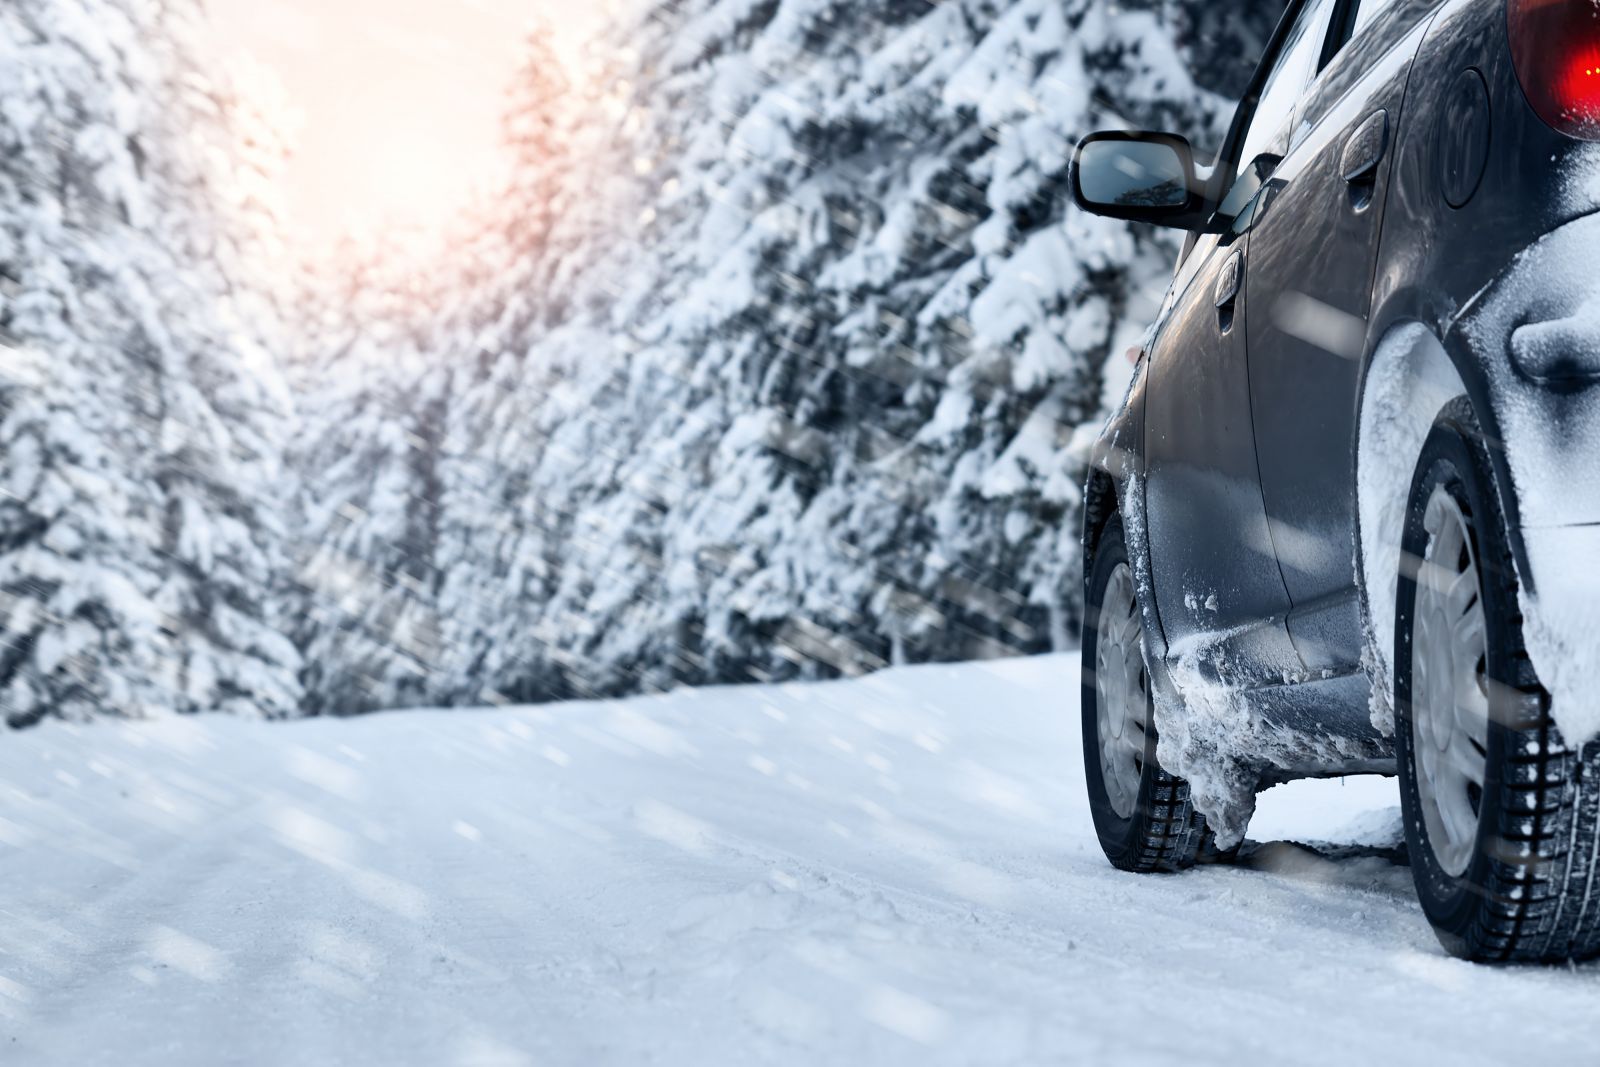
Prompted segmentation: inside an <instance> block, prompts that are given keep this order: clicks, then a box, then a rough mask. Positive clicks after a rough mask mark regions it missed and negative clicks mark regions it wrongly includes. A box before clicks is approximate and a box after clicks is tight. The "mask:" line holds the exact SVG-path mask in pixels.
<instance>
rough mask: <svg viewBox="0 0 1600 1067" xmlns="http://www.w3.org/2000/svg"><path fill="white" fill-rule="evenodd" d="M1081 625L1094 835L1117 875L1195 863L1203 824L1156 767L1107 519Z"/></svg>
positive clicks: (1116, 533) (1129, 587)
mask: <svg viewBox="0 0 1600 1067" xmlns="http://www.w3.org/2000/svg"><path fill="white" fill-rule="evenodd" d="M1088 571H1089V573H1088V581H1087V586H1088V587H1087V597H1086V599H1085V603H1086V604H1087V610H1086V611H1085V613H1084V614H1085V618H1084V627H1083V646H1082V647H1083V696H1082V700H1083V760H1084V772H1085V779H1086V781H1087V783H1088V787H1089V807H1090V811H1091V812H1092V814H1093V817H1094V828H1095V832H1096V834H1098V835H1099V838H1100V846H1101V847H1102V848H1103V849H1105V853H1106V858H1107V859H1109V860H1110V861H1111V863H1112V865H1113V866H1115V867H1117V868H1118V869H1120V870H1124V871H1135V872H1139V873H1144V872H1150V871H1175V870H1183V869H1184V868H1187V867H1191V866H1193V865H1194V863H1195V859H1196V857H1197V855H1198V854H1199V853H1200V850H1201V847H1202V844H1203V842H1204V840H1205V836H1206V832H1205V819H1204V818H1203V817H1202V816H1201V815H1200V813H1199V812H1197V811H1195V810H1194V806H1193V804H1192V803H1190V799H1189V785H1188V783H1187V782H1184V781H1183V780H1182V779H1180V778H1175V777H1173V776H1172V775H1170V774H1167V773H1166V772H1165V771H1163V770H1162V769H1161V767H1160V766H1159V765H1158V764H1157V762H1156V730H1155V719H1154V715H1153V709H1152V705H1151V698H1150V672H1149V670H1148V669H1147V667H1146V662H1145V657H1144V640H1143V632H1144V631H1143V625H1142V620H1141V617H1140V614H1139V608H1138V603H1137V600H1136V598H1135V596H1134V585H1133V582H1134V578H1133V571H1132V568H1131V567H1130V565H1129V563H1128V550H1127V545H1126V542H1125V541H1124V539H1123V532H1122V523H1121V521H1120V519H1118V518H1117V517H1116V516H1113V517H1112V518H1111V520H1110V521H1109V523H1108V524H1107V526H1106V528H1105V530H1104V531H1103V532H1102V533H1101V535H1100V539H1099V547H1098V549H1097V551H1096V553H1095V556H1094V560H1093V561H1092V563H1091V564H1090V566H1089V568H1088Z"/></svg>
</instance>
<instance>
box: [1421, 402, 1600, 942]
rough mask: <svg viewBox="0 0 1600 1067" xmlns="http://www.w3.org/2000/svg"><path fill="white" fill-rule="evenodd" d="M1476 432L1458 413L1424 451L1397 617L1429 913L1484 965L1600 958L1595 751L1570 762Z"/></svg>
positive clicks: (1599, 803) (1442, 423)
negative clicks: (1527, 632) (1531, 647)
mask: <svg viewBox="0 0 1600 1067" xmlns="http://www.w3.org/2000/svg"><path fill="white" fill-rule="evenodd" d="M1491 471H1492V468H1491V467H1490V465H1489V456H1488V453H1487V451H1486V450H1485V445H1484V439H1483V434H1482V433H1481V432H1480V430H1479V429H1478V425H1477V423H1476V421H1475V420H1474V418H1473V416H1472V413H1471V410H1470V408H1468V407H1467V406H1466V404H1465V402H1464V401H1458V402H1457V403H1456V404H1454V405H1452V406H1451V407H1450V408H1448V409H1447V410H1446V412H1445V414H1444V415H1442V416H1441V417H1440V419H1439V421H1438V422H1437V423H1436V425H1435V427H1434V430H1433V433H1432V435H1431V436H1430V437H1429V438H1428V441H1427V443H1426V444H1425V445H1424V447H1423V451H1422V457H1421V459H1420V461H1419V462H1418V465H1417V472H1416V476H1415V478H1414V480H1413V482H1412V486H1411V496H1410V501H1409V506H1408V508H1407V514H1406V525H1405V533H1404V541H1403V544H1402V548H1403V551H1402V554H1401V558H1402V560H1407V561H1410V562H1409V564H1402V566H1401V575H1400V583H1399V594H1398V597H1397V602H1396V610H1395V659H1394V663H1395V679H1394V682H1395V692H1394V695H1395V709H1396V722H1395V733H1396V750H1397V756H1398V762H1399V774H1400V795H1401V806H1402V811H1403V813H1404V818H1405V832H1406V845H1407V848H1408V850H1409V852H1410V855H1411V870H1412V874H1413V876H1414V878H1415V880H1416V885H1417V894H1418V896H1419V897H1420V898H1421V901H1422V908H1423V911H1424V912H1425V913H1426V914H1427V916H1428V920H1429V921H1430V922H1431V923H1432V924H1433V928H1434V930H1435V932H1436V933H1437V934H1438V936H1439V940H1440V941H1441V942H1442V943H1443V944H1444V946H1445V948H1446V949H1448V950H1449V951H1450V952H1451V953H1453V954H1455V955H1457V956H1461V957H1463V958H1466V959H1473V960H1482V961H1558V960H1570V959H1585V958H1588V957H1592V956H1595V955H1597V954H1600V896H1597V895H1596V894H1595V892H1594V890H1595V889H1597V888H1600V887H1597V886H1596V885H1595V884H1594V879H1595V868H1596V858H1597V856H1600V852H1597V847H1600V766H1597V765H1596V763H1597V758H1596V757H1597V747H1600V746H1597V745H1595V744H1590V745H1587V746H1585V747H1584V749H1583V751H1582V752H1581V753H1579V752H1575V751H1573V750H1571V749H1569V748H1568V747H1567V746H1566V744H1564V743H1563V741H1562V739H1561V736H1560V734H1559V732H1558V731H1557V729H1556V727H1555V725H1554V723H1553V722H1552V721H1551V719H1550V716H1549V706H1550V701H1549V697H1548V695H1547V694H1546V693H1545V692H1544V690H1543V688H1542V687H1541V686H1540V684H1539V680H1538V677H1537V676H1536V674H1535V672H1534V670H1533V665H1532V663H1531V662H1530V660H1529V658H1528V654H1527V651H1526V648H1525V646H1524V642H1523V636H1522V616H1521V613H1520V608H1519V601H1518V583H1517V575H1516V570H1515V566H1514V563H1513V558H1512V554H1511V549H1510V544H1509V539H1508V537H1507V533H1506V524H1505V519H1504V511H1503V509H1502V508H1501V507H1500V504H1499V498H1498V496H1497V495H1496V492H1495V489H1494V482H1493V479H1492V474H1491Z"/></svg>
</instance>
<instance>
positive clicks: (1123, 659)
mask: <svg viewBox="0 0 1600 1067" xmlns="http://www.w3.org/2000/svg"><path fill="white" fill-rule="evenodd" d="M1149 684H1150V683H1149V675H1148V674H1147V673H1146V671H1145V665H1144V644H1143V629H1142V627H1141V625H1140V619H1139V610H1138V604H1137V603H1136V602H1135V600H1134V595H1133V572H1132V571H1131V570H1130V569H1129V568H1128V565H1127V564H1126V563H1120V564H1118V565H1117V567H1116V568H1115V569H1114V570H1113V571H1112V572H1111V578H1110V580H1109V581H1108V582H1107V583H1106V588H1105V593H1104V594H1103V595H1102V597H1101V600H1100V618H1099V621H1098V622H1097V624H1096V627H1095V681H1094V687H1095V698H1096V700H1095V719H1096V725H1097V728H1098V730H1099V735H1100V736H1099V741H1100V776H1101V778H1102V779H1103V780H1104V782H1105V790H1106V798H1107V800H1108V801H1109V802H1110V804H1111V810H1112V811H1114V812H1116V813H1117V816H1118V817H1119V818H1123V819H1126V818H1129V817H1131V816H1132V815H1133V813H1134V809H1135V807H1136V806H1137V805H1138V800H1139V782H1140V780H1141V779H1142V778H1143V777H1144V751H1145V727H1146V721H1147V719H1148V717H1149V710H1148V709H1149Z"/></svg>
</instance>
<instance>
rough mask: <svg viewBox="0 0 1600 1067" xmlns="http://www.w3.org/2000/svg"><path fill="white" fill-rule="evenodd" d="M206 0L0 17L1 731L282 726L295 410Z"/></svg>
mask: <svg viewBox="0 0 1600 1067" xmlns="http://www.w3.org/2000/svg"><path fill="white" fill-rule="evenodd" d="M201 16H202V11H201V9H200V8H199V7H198V5H196V4H195V3H192V2H190V0H166V2H163V3H159V4H149V3H130V2H126V0H85V2H72V3H68V2H65V0H18V2H16V3H12V4H8V5H7V6H6V7H5V9H4V10H3V11H0V96H3V98H4V99H5V100H6V102H7V106H6V108H5V109H4V111H3V114H0V277H3V278H4V283H3V286H0V345H3V348H0V710H3V712H4V715H5V717H6V719H7V720H8V721H10V722H12V723H25V722H31V721H36V720H37V719H39V718H41V717H43V716H46V715H51V714H57V715H63V716H69V717H81V716H85V715H89V714H94V713H111V714H122V715H143V714H153V713H160V712H172V711H178V712H187V711H198V710H213V709H223V710H231V711H238V712H245V713H250V714H258V715H268V716H284V715H289V714H292V713H294V711H295V710H296V709H297V707H298V704H299V696H300V687H299V682H298V677H297V673H298V668H299V657H298V654H297V653H296V651H295V649H294V647H293V645H292V644H291V643H290V642H289V641H288V640H287V639H286V638H285V637H284V636H283V635H282V634H281V633H280V632H279V630H278V628H277V625H276V622H277V620H276V618H275V616H274V614H273V605H272V604H271V595H270V594H271V590H272V588H273V586H274V584H275V583H276V582H277V580H278V576H279V575H281V574H282V573H283V572H284V570H285V568H286V563H287V555H286V550H285V530H284V527H283V526H282V510H281V507H280V505H281V501H282V499H283V497H284V495H285V486H284V485H283V483H282V471H281V468H280V465H279V461H278V455H279V447H278V441H279V435H280V434H281V433H283V432H284V430H285V429H286V428H287V425H288V421H289V415H290V412H289V409H288V407H287V403H286V393H285V391H284V390H283V389H282V387H281V384H280V383H279V382H278V380H277V376H276V373H275V371H274V370H273V368H272V366H271V365H270V361H269V360H268V359H267V358H266V354H265V352H264V351H263V349H262V346H261V343H260V342H261V339H262V332H261V330H262V329H263V324H262V320H261V318H260V317H259V316H260V313H261V309H260V308H259V307H253V306H250V305H249V303H248V301H247V300H245V299H244V298H243V297H239V296H237V295H235V296H230V293H234V294H237V292H238V290H237V287H236V286H235V285H234V283H235V282H236V280H237V279H236V271H237V270H238V269H239V253H240V251H241V249H242V247H243V246H244V245H246V244H248V243H249V241H250V240H251V238H250V237H249V236H248V233H249V225H248V223H240V224H239V225H237V226H236V225H235V224H234V223H233V222H232V221H230V220H228V219H226V218H225V217H224V216H222V215H220V214H213V206H214V205H217V204H220V203H226V202H228V201H229V199H230V196H231V183H232V182H234V181H235V180H237V179H238V178H240V177H241V175H240V174H239V173H238V172H236V171H235V170H234V169H233V164H232V160H233V159H234V158H235V157H233V156H232V154H231V150H232V149H233V148H235V147H237V145H236V144H235V143H234V142H233V141H232V139H231V138H232V134H231V129H232V127H231V126H230V122H231V121H232V119H233V118H234V112H235V101H234V100H233V98H231V97H230V95H229V94H228V93H227V92H226V91H224V90H222V89H219V88H218V87H216V86H215V85H213V84H212V83H209V82H207V81H206V80H205V79H204V78H203V77H201V76H199V73H198V69H199V68H198V67H197V65H196V57H197V56H199V55H200V54H201V52H200V50H199V48H198V47H197V43H196V42H197V33H198V30H199V27H200V25H201V24H200V21H199V20H200V18H201Z"/></svg>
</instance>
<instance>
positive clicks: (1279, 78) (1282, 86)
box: [1239, 0, 1334, 163]
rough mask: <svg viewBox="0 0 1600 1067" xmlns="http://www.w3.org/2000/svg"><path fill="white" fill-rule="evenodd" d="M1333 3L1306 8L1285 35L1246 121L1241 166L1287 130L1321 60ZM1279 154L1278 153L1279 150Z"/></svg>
mask: <svg viewBox="0 0 1600 1067" xmlns="http://www.w3.org/2000/svg"><path fill="white" fill-rule="evenodd" d="M1333 2H1334V0H1315V2H1314V3H1311V4H1309V5H1307V6H1306V8H1305V10H1304V11H1302V12H1301V13H1300V18H1299V20H1298V21H1296V22H1295V24H1294V28H1293V29H1292V30H1290V31H1289V38H1288V40H1287V41H1285V42H1284V46H1283V51H1282V52H1280V53H1279V58H1278V62H1277V65H1276V66H1274V67H1273V68H1272V73H1271V74H1270V75H1268V76H1267V83H1266V86H1265V87H1264V88H1263V89H1262V91H1261V102H1260V103H1259V104H1258V105H1257V106H1256V112H1255V114H1254V115H1253V116H1252V117H1251V119H1250V127H1249V130H1248V131H1247V132H1246V133H1245V136H1244V147H1243V150H1242V151H1241V152H1240V154H1239V161H1240V162H1241V163H1249V162H1250V161H1251V160H1253V159H1255V158H1256V157H1257V156H1259V155H1262V154H1263V153H1265V152H1268V151H1271V150H1272V149H1273V147H1274V145H1275V144H1277V142H1278V141H1279V139H1280V137H1281V135H1282V134H1283V133H1284V132H1285V131H1286V130H1287V128H1288V125H1289V118H1290V116H1291V115H1293V114H1294V106H1295V104H1296V103H1297V102H1298V101H1299V99H1300V94H1301V93H1302V92H1304V91H1305V87H1306V83H1307V82H1309V81H1310V80H1311V75H1312V73H1313V67H1314V66H1315V64H1316V63H1317V61H1318V60H1319V59H1321V58H1322V46H1323V44H1324V43H1325V42H1326V40H1327V36H1328V17H1329V15H1330V14H1331V13H1332V11H1333ZM1280 151H1281V149H1280Z"/></svg>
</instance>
